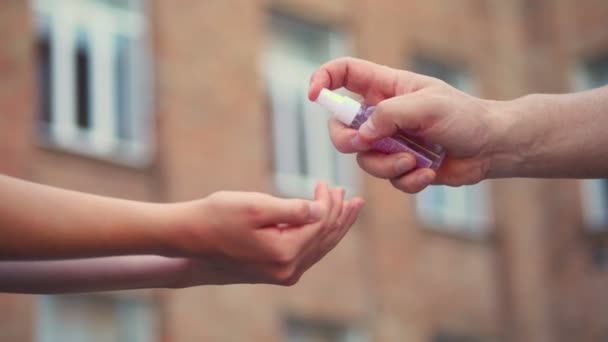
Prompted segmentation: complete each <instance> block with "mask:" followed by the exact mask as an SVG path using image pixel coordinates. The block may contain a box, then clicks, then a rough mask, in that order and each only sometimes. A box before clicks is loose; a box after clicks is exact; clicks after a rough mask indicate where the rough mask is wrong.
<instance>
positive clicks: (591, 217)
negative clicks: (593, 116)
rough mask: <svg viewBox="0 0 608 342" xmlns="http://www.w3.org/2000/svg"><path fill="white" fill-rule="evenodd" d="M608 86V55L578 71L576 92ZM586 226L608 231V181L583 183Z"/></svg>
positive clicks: (593, 60) (596, 59)
mask: <svg viewBox="0 0 608 342" xmlns="http://www.w3.org/2000/svg"><path fill="white" fill-rule="evenodd" d="M606 84H608V55H606V56H602V57H599V58H594V59H591V60H589V61H586V62H583V63H581V64H580V65H579V66H578V68H577V71H576V77H575V88H576V90H579V91H580V90H587V89H591V88H597V87H601V86H604V85H606ZM582 196H583V198H582V203H583V214H584V221H585V225H586V226H587V227H588V228H589V229H591V230H592V231H608V179H595V180H584V181H582Z"/></svg>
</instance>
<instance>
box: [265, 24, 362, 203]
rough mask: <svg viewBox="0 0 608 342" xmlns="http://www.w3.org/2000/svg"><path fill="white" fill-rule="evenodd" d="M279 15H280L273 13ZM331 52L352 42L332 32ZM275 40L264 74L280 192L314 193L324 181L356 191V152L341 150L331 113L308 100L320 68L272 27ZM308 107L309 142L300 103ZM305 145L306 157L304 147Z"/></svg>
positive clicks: (293, 194)
mask: <svg viewBox="0 0 608 342" xmlns="http://www.w3.org/2000/svg"><path fill="white" fill-rule="evenodd" d="M273 15H274V14H273ZM328 34H329V35H330V36H329V49H330V55H331V57H332V58H333V57H338V56H343V55H345V52H346V51H347V50H348V45H349V44H348V41H347V40H346V39H345V37H344V36H343V35H342V34H340V33H337V32H335V31H329V32H328ZM269 37H270V42H269V45H270V46H269V47H268V49H267V52H266V54H265V55H264V56H263V63H262V73H263V75H264V78H265V83H266V87H267V91H268V95H269V96H268V97H269V102H270V103H269V105H270V111H271V119H272V134H273V135H272V137H273V155H274V163H275V166H274V167H275V170H274V173H273V178H274V183H275V186H276V188H277V190H278V192H279V193H281V194H283V195H285V196H289V197H310V196H311V194H312V193H313V189H314V186H315V185H316V183H317V182H318V181H320V180H326V181H329V183H330V185H340V186H342V187H344V188H345V189H346V192H347V194H349V195H352V194H353V193H354V192H355V191H356V184H358V173H357V171H356V167H355V166H356V163H355V158H354V156H353V155H345V154H341V153H339V152H337V151H336V150H335V148H334V147H333V145H332V143H331V140H330V138H329V134H328V132H327V120H328V117H329V116H328V113H326V112H325V111H324V110H323V109H322V108H321V107H319V106H318V105H316V104H314V103H311V102H309V101H308V99H307V96H306V95H307V93H306V91H307V89H308V81H309V79H310V76H311V75H312V73H313V72H314V71H315V70H316V69H317V68H318V67H319V65H318V64H314V63H313V62H311V61H307V60H305V58H299V57H298V56H296V55H295V54H293V53H290V52H289V51H286V49H284V48H282V47H281V46H280V44H278V46H277V44H275V39H273V38H274V36H273V32H272V30H270V33H269ZM298 105H300V106H302V111H303V118H302V120H303V123H304V125H305V129H304V134H305V139H304V140H305V144H306V146H305V147H304V148H302V147H301V146H299V140H298V128H297V124H298V119H299V118H298V117H296V115H294V114H296V113H297V108H295V107H296V106H298ZM301 150H305V151H306V155H305V156H301V155H300V154H299V151H301ZM302 157H303V158H305V161H306V164H307V166H308V173H307V174H306V175H301V174H300V172H299V170H300V163H301V158H302Z"/></svg>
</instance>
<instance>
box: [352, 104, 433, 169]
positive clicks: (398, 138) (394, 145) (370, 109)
mask: <svg viewBox="0 0 608 342" xmlns="http://www.w3.org/2000/svg"><path fill="white" fill-rule="evenodd" d="M375 109H376V107H375V106H365V105H364V106H361V110H359V113H358V114H357V115H356V116H355V118H354V119H353V121H352V122H351V123H350V125H349V126H350V127H351V128H354V129H359V127H361V125H362V124H363V123H364V122H365V121H367V119H369V118H370V116H371V115H372V113H374V111H375ZM372 147H373V149H374V150H377V151H380V152H383V153H387V154H391V153H400V152H407V153H411V154H412V155H414V157H415V158H416V168H431V169H434V170H436V169H438V168H439V166H440V165H441V162H442V161H443V158H444V157H445V150H444V148H443V147H441V146H439V145H437V144H433V143H430V142H428V141H426V140H425V139H424V138H421V137H418V136H416V135H415V134H413V133H411V132H408V131H407V130H400V131H398V132H397V133H396V134H395V135H393V136H392V137H390V138H384V139H382V140H378V141H376V142H375V143H374V144H373V145H372Z"/></svg>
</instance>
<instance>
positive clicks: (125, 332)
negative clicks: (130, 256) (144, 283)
mask: <svg viewBox="0 0 608 342" xmlns="http://www.w3.org/2000/svg"><path fill="white" fill-rule="evenodd" d="M157 326H158V324H157V317H156V313H155V310H154V307H153V306H152V305H151V304H150V303H148V302H146V301H145V300H140V299H126V298H124V297H119V296H104V295H78V296H43V297H42V298H41V299H40V301H39V319H38V337H37V341H38V342H80V341H90V342H123V341H124V342H127V341H129V342H154V341H158V332H157V331H156V329H157V328H156V327H157Z"/></svg>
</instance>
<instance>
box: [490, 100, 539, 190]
mask: <svg viewBox="0 0 608 342" xmlns="http://www.w3.org/2000/svg"><path fill="white" fill-rule="evenodd" d="M536 101H537V98H536V95H528V96H524V97H522V98H518V99H515V100H511V101H494V105H493V110H492V120H491V121H492V124H491V126H490V132H491V134H490V143H489V148H488V155H489V172H488V178H504V177H517V176H520V175H522V173H523V169H524V168H525V167H526V165H528V164H529V163H530V162H531V161H532V160H534V155H535V153H536V152H535V151H537V150H538V149H539V142H541V141H542V139H539V137H541V136H542V134H541V132H540V131H539V130H538V129H536V128H535V127H534V126H535V125H534V121H535V120H529V119H530V118H531V117H532V116H533V115H534V114H533V113H531V109H532V107H533V106H531V103H534V102H536Z"/></svg>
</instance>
